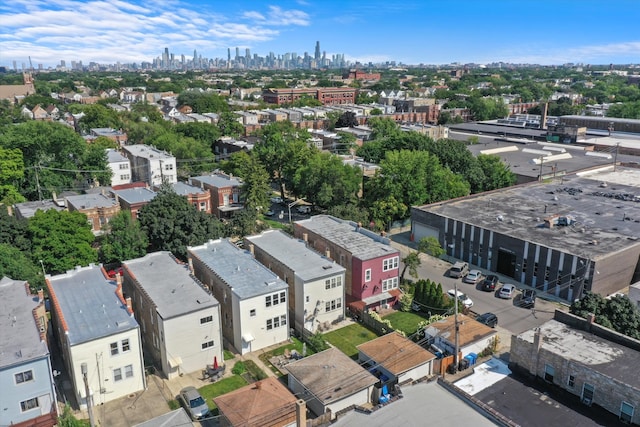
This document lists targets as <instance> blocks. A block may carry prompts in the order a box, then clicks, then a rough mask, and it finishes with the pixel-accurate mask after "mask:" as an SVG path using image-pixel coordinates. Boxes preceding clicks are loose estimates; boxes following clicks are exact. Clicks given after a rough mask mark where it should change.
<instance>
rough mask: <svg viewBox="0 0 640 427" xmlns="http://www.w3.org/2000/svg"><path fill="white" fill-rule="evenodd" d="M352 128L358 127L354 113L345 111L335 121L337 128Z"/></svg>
mask: <svg viewBox="0 0 640 427" xmlns="http://www.w3.org/2000/svg"><path fill="white" fill-rule="evenodd" d="M354 126H358V119H357V118H356V113H354V112H351V111H345V112H344V113H342V115H341V116H340V117H338V120H337V121H336V127H337V128H349V127H354Z"/></svg>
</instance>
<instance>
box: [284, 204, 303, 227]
mask: <svg viewBox="0 0 640 427" xmlns="http://www.w3.org/2000/svg"><path fill="white" fill-rule="evenodd" d="M300 202H301V200H296V201H294V202H291V203H288V204H287V207H288V208H289V224H291V208H292V207H293V206H295V205H297V204H298V203H300Z"/></svg>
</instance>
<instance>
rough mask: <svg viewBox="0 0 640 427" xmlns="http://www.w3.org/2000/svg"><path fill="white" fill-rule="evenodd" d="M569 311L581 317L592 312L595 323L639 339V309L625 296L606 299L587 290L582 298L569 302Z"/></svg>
mask: <svg viewBox="0 0 640 427" xmlns="http://www.w3.org/2000/svg"><path fill="white" fill-rule="evenodd" d="M569 312H570V313H572V314H575V315H576V316H580V317H583V318H587V316H588V315H589V314H590V313H593V314H594V315H595V316H596V318H595V322H596V323H597V324H599V325H602V326H604V327H606V328H610V329H613V330H614V331H617V332H620V333H621V334H624V335H627V336H629V337H631V338H635V339H640V311H638V309H637V308H636V307H635V306H634V305H633V302H631V300H630V299H629V298H628V297H626V296H623V295H617V296H614V297H612V298H610V299H606V298H603V297H602V296H601V295H598V294H594V293H593V292H587V293H586V294H585V296H584V297H583V298H582V299H580V300H577V301H574V302H573V304H571V307H570V308H569Z"/></svg>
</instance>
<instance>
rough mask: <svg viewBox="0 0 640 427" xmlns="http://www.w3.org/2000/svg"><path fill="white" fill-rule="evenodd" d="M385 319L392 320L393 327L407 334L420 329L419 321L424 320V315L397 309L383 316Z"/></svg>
mask: <svg viewBox="0 0 640 427" xmlns="http://www.w3.org/2000/svg"><path fill="white" fill-rule="evenodd" d="M383 319H384V320H388V321H389V322H391V326H393V329H397V330H400V331H402V332H404V333H405V334H407V336H409V335H412V334H413V333H415V332H416V330H417V329H418V323H420V322H423V321H424V320H425V319H424V317H422V316H420V315H419V314H416V313H411V312H407V311H396V312H395V313H391V314H389V315H387V316H384V317H383Z"/></svg>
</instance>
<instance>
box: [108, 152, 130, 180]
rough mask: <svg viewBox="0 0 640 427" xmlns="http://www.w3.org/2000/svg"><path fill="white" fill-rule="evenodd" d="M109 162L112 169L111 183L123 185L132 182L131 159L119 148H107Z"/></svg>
mask: <svg viewBox="0 0 640 427" xmlns="http://www.w3.org/2000/svg"><path fill="white" fill-rule="evenodd" d="M106 151H107V163H109V169H111V172H112V174H111V185H112V186H113V185H123V184H129V183H130V182H131V165H130V164H129V159H128V158H126V157H125V156H123V155H122V154H121V153H120V152H119V151H118V150H114V149H113V148H107V149H106Z"/></svg>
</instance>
